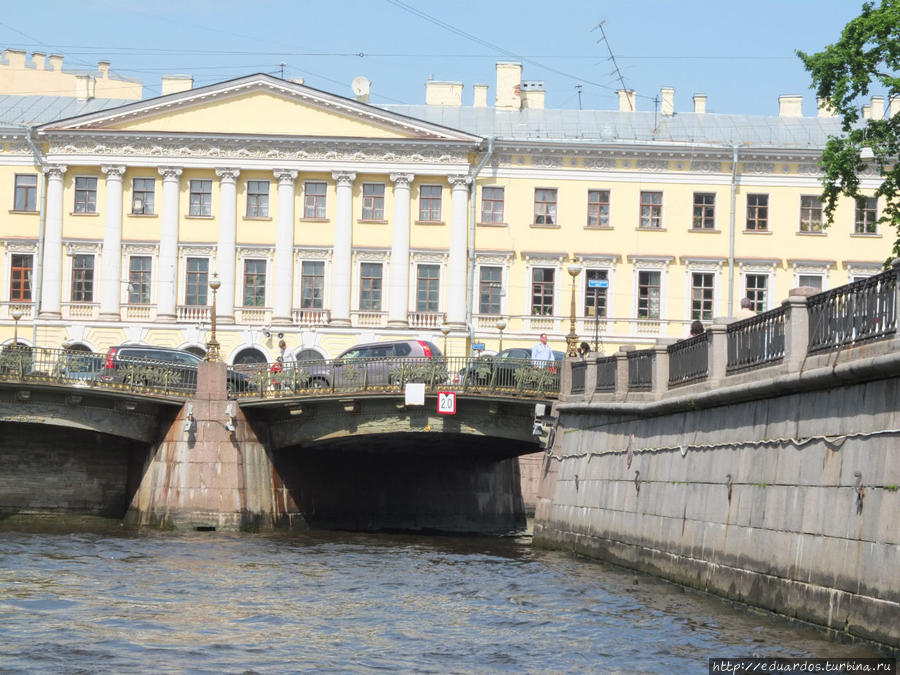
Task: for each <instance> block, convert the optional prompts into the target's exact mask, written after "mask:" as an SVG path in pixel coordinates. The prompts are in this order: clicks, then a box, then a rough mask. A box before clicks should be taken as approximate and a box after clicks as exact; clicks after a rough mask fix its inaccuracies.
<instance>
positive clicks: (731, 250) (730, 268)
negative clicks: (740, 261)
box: [728, 145, 738, 316]
mask: <svg viewBox="0 0 900 675" xmlns="http://www.w3.org/2000/svg"><path fill="white" fill-rule="evenodd" d="M731 153H732V154H731V220H730V222H729V224H728V316H734V216H735V213H734V203H735V191H736V190H737V165H738V146H736V145H732V146H731Z"/></svg>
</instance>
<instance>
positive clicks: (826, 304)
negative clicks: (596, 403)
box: [561, 259, 900, 400]
mask: <svg viewBox="0 0 900 675" xmlns="http://www.w3.org/2000/svg"><path fill="white" fill-rule="evenodd" d="M898 286H900V259H898V260H895V261H894V263H893V265H892V268H891V269H889V270H887V271H885V272H882V273H881V274H877V275H875V276H872V277H869V278H867V279H862V280H860V281H856V282H853V283H850V284H846V285H844V286H840V287H838V288H835V289H832V290H829V291H825V292H824V293H814V291H813V289H809V288H797V289H792V291H791V294H790V297H789V298H788V299H786V300H785V301H784V302H783V303H782V304H781V306H780V307H776V308H775V309H772V310H770V311H767V312H763V313H761V314H759V315H757V316H754V317H751V318H748V319H743V320H739V321H732V322H730V323H729V322H728V320H727V319H721V320H720V319H716V320H714V321H713V324H712V325H711V326H709V327H708V328H707V329H706V331H705V332H704V333H703V334H701V335H699V336H697V337H693V338H688V339H685V340H680V341H678V342H676V343H674V344H671V338H670V339H667V340H666V339H660V340H658V341H657V343H656V344H655V345H654V346H653V347H651V348H649V349H642V350H635V349H634V348H633V347H632V346H631V345H624V346H623V347H621V348H620V349H619V351H618V352H617V353H616V354H614V355H612V356H607V357H600V358H597V359H596V360H594V361H590V362H586V363H580V362H571V365H569V364H567V366H566V367H568V368H570V371H569V373H570V377H569V378H568V380H567V381H568V382H569V383H571V384H569V385H568V386H567V391H564V392H561V397H562V398H563V399H566V398H567V397H569V396H572V397H573V398H574V400H580V399H583V398H590V397H593V396H594V395H597V396H598V400H603V397H612V398H613V399H618V400H624V399H625V397H626V396H627V395H628V394H629V393H630V392H644V393H642V394H640V397H639V400H640V399H646V398H647V397H648V396H649V397H662V396H665V395H666V393H667V392H668V391H669V390H673V389H676V388H680V387H683V386H686V385H693V386H702V387H705V388H712V387H717V386H725V385H731V384H736V385H740V384H742V383H745V382H748V381H749V379H748V378H752V377H754V375H753V371H755V370H758V369H766V371H767V372H768V374H769V376H774V375H778V374H780V373H794V372H798V371H800V370H802V369H803V368H804V367H810V364H812V367H818V366H817V365H815V364H817V363H819V364H820V365H821V364H822V363H824V361H823V359H827V358H828V356H827V355H828V352H831V351H836V350H843V349H847V350H850V349H851V348H853V347H856V346H859V345H868V344H869V343H874V342H877V341H882V342H883V344H881V345H880V346H877V347H873V348H868V347H867V349H866V350H865V353H863V352H862V351H859V352H858V353H857V352H852V351H851V352H849V353H848V354H847V355H846V356H844V357H843V358H854V355H856V356H859V357H860V358H864V357H869V356H872V355H873V354H874V353H882V352H885V350H887V351H890V350H892V349H895V348H896V347H895V346H894V345H897V344H898V342H897V321H898V314H900V308H898V303H900V291H898ZM888 339H894V340H895V341H894V342H887V340H888ZM873 349H875V350H877V351H875V352H873V351H872V350H873ZM820 354H821V355H822V356H821V358H818V361H816V360H813V361H810V360H809V359H810V357H814V356H818V355H820ZM692 390H693V389H692Z"/></svg>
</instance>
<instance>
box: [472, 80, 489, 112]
mask: <svg viewBox="0 0 900 675" xmlns="http://www.w3.org/2000/svg"><path fill="white" fill-rule="evenodd" d="M474 89H475V99H474V100H473V101H472V105H473V106H474V107H476V108H486V107H487V92H488V86H487V85H486V84H476V85H475V87H474Z"/></svg>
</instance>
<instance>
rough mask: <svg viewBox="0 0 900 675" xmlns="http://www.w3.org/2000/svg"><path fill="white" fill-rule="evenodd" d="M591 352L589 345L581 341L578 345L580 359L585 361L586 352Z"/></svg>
mask: <svg viewBox="0 0 900 675" xmlns="http://www.w3.org/2000/svg"><path fill="white" fill-rule="evenodd" d="M590 353H591V346H590V345H589V344H588V343H587V342H582V343H581V344H580V345H579V346H578V356H579V357H580V358H581V360H582V361H587V357H588V354H590Z"/></svg>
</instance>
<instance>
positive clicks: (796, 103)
mask: <svg viewBox="0 0 900 675" xmlns="http://www.w3.org/2000/svg"><path fill="white" fill-rule="evenodd" d="M778 116H779V117H803V97H802V96H797V95H795V94H785V95H784V96H779V97H778Z"/></svg>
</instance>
